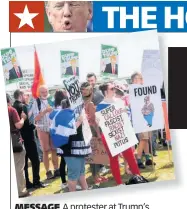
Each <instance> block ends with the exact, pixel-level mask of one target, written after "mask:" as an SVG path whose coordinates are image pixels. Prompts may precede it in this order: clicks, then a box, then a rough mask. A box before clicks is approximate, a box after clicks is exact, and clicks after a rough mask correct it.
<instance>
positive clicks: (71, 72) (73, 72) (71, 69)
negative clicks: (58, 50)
mask: <svg viewBox="0 0 187 209" xmlns="http://www.w3.org/2000/svg"><path fill="white" fill-rule="evenodd" d="M70 65H71V66H69V67H67V68H66V72H65V75H74V76H79V67H77V60H76V59H72V60H70Z"/></svg>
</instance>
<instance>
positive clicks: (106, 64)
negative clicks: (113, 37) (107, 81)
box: [101, 44, 118, 78]
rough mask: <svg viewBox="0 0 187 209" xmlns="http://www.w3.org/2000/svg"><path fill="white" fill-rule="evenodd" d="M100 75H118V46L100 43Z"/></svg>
mask: <svg viewBox="0 0 187 209" xmlns="http://www.w3.org/2000/svg"><path fill="white" fill-rule="evenodd" d="M101 76H103V77H105V78H107V77H114V78H116V77H117V76H118V48H117V47H115V46H110V45H103V44H102V45H101Z"/></svg>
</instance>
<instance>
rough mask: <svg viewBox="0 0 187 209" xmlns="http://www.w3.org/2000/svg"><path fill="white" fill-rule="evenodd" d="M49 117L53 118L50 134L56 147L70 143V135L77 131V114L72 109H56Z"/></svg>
mask: <svg viewBox="0 0 187 209" xmlns="http://www.w3.org/2000/svg"><path fill="white" fill-rule="evenodd" d="M49 118H50V119H51V120H52V124H51V127H50V136H51V139H52V141H53V144H54V146H55V147H61V146H62V145H65V144H67V143H68V140H69V136H70V135H74V134H76V133H77V129H76V126H75V114H74V112H73V111H72V110H70V109H63V110H59V109H55V110H53V111H52V112H51V113H50V115H49Z"/></svg>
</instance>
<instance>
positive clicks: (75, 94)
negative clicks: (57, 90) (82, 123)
mask: <svg viewBox="0 0 187 209" xmlns="http://www.w3.org/2000/svg"><path fill="white" fill-rule="evenodd" d="M63 83H64V86H65V88H66V91H67V96H68V99H69V102H70V104H71V109H73V110H75V115H76V117H79V115H80V113H81V112H82V108H83V98H82V94H81V90H80V84H79V80H78V78H77V77H75V76H72V77H70V78H67V79H65V80H63Z"/></svg>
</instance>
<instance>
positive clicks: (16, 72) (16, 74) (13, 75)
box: [9, 58, 23, 80]
mask: <svg viewBox="0 0 187 209" xmlns="http://www.w3.org/2000/svg"><path fill="white" fill-rule="evenodd" d="M12 65H13V68H12V69H10V70H9V80H13V79H17V78H22V77H23V74H22V71H21V68H20V66H18V65H17V63H16V60H15V58H13V59H12Z"/></svg>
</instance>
